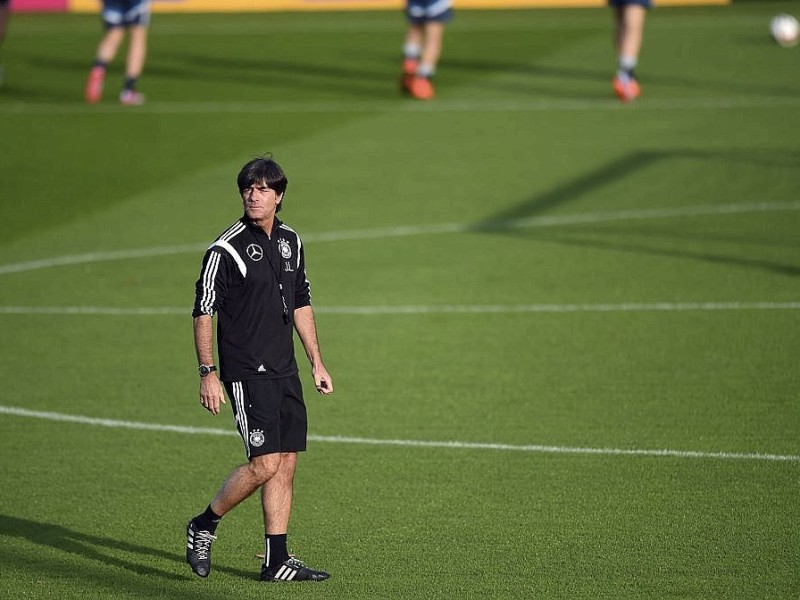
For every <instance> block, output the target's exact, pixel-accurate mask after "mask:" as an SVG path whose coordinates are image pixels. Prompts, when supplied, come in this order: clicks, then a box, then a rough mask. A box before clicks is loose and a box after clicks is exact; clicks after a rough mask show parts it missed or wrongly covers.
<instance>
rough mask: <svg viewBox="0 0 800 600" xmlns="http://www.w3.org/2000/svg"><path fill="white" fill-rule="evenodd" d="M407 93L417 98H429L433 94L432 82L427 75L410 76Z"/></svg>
mask: <svg viewBox="0 0 800 600" xmlns="http://www.w3.org/2000/svg"><path fill="white" fill-rule="evenodd" d="M408 93H409V94H411V97H412V98H416V99H417V100H430V99H431V98H433V97H434V96H435V93H434V91H433V84H432V83H431V80H430V79H428V78H427V77H418V76H414V77H412V78H411V81H410V83H409V85H408Z"/></svg>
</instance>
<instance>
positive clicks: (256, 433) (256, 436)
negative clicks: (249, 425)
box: [250, 429, 267, 448]
mask: <svg viewBox="0 0 800 600" xmlns="http://www.w3.org/2000/svg"><path fill="white" fill-rule="evenodd" d="M266 439H267V438H266V437H264V432H263V431H261V430H260V429H254V430H253V431H251V432H250V445H251V446H253V447H255V448H259V447H261V446H263V445H264V441H265V440H266Z"/></svg>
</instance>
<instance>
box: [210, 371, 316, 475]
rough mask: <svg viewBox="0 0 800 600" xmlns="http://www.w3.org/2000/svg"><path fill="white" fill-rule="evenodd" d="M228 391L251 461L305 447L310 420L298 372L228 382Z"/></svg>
mask: <svg viewBox="0 0 800 600" xmlns="http://www.w3.org/2000/svg"><path fill="white" fill-rule="evenodd" d="M225 390H226V391H227V392H228V398H229V399H230V401H231V407H232V408H233V416H234V417H235V418H236V427H237V429H238V430H239V434H240V435H241V436H242V440H243V441H244V448H245V452H246V453H247V459H248V460H249V459H251V458H253V457H254V456H261V455H263V454H274V453H276V452H303V451H304V450H305V449H306V434H307V432H308V420H307V418H306V405H305V402H303V386H302V385H301V383H300V377H299V376H298V375H296V374H295V375H292V376H291V377H283V378H281V379H253V380H250V381H226V382H225Z"/></svg>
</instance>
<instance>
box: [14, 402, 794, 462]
mask: <svg viewBox="0 0 800 600" xmlns="http://www.w3.org/2000/svg"><path fill="white" fill-rule="evenodd" d="M0 413H2V414H7V415H12V416H17V417H27V418H34V419H43V420H48V421H58V422H68V423H79V424H82V425H93V426H98V427H112V428H122V429H137V430H144V431H159V432H168V433H182V434H188V435H224V436H232V435H235V436H238V435H239V434H238V433H237V432H235V431H232V430H227V429H217V428H212V427H187V426H183V425H162V424H159V423H142V422H138V421H119V420H116V419H98V418H95V417H86V416H82V415H68V414H64V413H57V412H47V411H34V410H28V409H25V408H18V407H15V406H0ZM308 439H309V441H312V442H323V443H334V444H360V445H372V446H403V447H416V448H444V449H454V450H496V451H511V452H534V453H547V454H582V455H585V454H590V455H599V456H649V457H673V458H702V459H721V460H759V461H780V462H800V455H795V454H767V453H761V452H702V451H695V450H670V449H660V450H652V449H635V448H581V447H571V446H548V445H541V444H530V445H512V444H502V443H480V442H460V441H429V440H398V439H374V438H362V437H352V436H329V435H309V436H308Z"/></svg>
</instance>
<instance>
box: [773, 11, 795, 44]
mask: <svg viewBox="0 0 800 600" xmlns="http://www.w3.org/2000/svg"><path fill="white" fill-rule="evenodd" d="M769 32H770V33H771V34H772V39H773V40H775V41H776V42H777V43H778V45H780V46H783V47H784V48H789V47H790V46H794V45H795V44H797V38H798V36H799V35H800V23H798V22H797V19H795V18H794V17H793V16H792V15H787V14H781V15H777V16H775V17H773V18H772V21H770V23H769Z"/></svg>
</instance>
